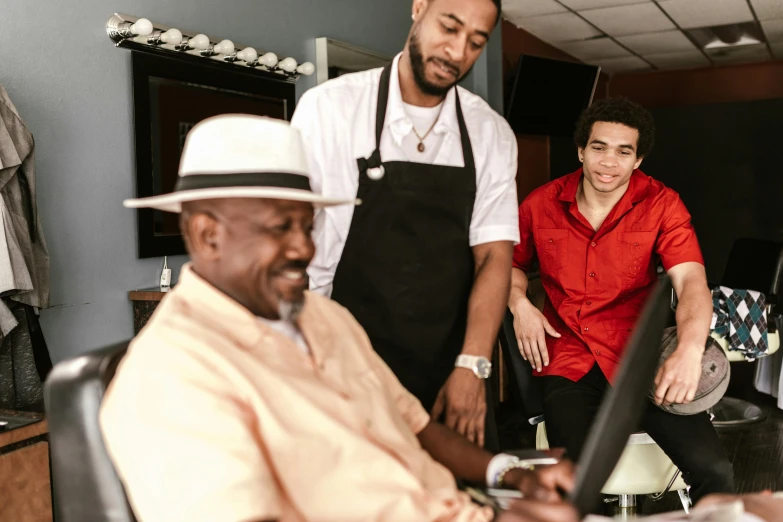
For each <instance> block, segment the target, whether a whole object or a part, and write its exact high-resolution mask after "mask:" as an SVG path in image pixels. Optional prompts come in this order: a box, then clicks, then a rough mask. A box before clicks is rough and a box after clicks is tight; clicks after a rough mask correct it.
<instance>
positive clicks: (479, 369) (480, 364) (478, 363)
mask: <svg viewBox="0 0 783 522" xmlns="http://www.w3.org/2000/svg"><path fill="white" fill-rule="evenodd" d="M454 367H455V368H467V369H468V370H471V371H472V372H473V375H475V376H476V377H478V378H479V379H487V378H489V376H490V375H491V374H492V363H491V362H490V361H489V359H487V358H486V357H482V356H480V355H467V354H460V355H459V356H457V360H456V361H455V362H454Z"/></svg>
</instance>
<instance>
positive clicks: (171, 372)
mask: <svg viewBox="0 0 783 522" xmlns="http://www.w3.org/2000/svg"><path fill="white" fill-rule="evenodd" d="M305 165H306V162H305V159H304V155H303V152H302V142H301V138H300V136H299V133H298V131H296V130H295V129H293V128H291V127H290V126H289V125H288V124H287V123H285V122H282V121H279V120H271V119H268V118H261V117H257V116H247V115H223V116H218V117H214V118H210V119H208V120H205V121H203V122H202V123H200V124H198V125H197V126H196V127H194V129H193V130H192V131H191V132H190V134H189V135H188V138H187V140H186V143H185V149H184V151H183V156H182V160H181V165H180V180H179V183H178V185H177V188H176V190H175V191H174V192H173V193H171V194H166V195H162V196H156V197H152V198H146V199H141V200H130V201H126V206H129V207H134V208H138V207H153V208H158V209H161V210H167V211H171V212H181V218H180V227H181V229H182V233H183V236H184V238H185V244H186V246H187V248H188V252H189V253H190V256H191V263H189V264H188V265H186V266H185V267H184V268H183V269H182V274H181V275H180V280H179V284H178V285H177V286H176V287H175V288H174V290H173V291H172V292H171V293H170V294H168V295H167V296H166V298H165V299H164V300H163V301H162V302H161V304H160V306H159V307H158V309H157V311H156V312H155V314H154V315H153V317H152V318H151V319H150V321H149V322H148V324H147V326H146V327H145V328H144V330H143V331H142V332H141V333H140V334H139V336H138V337H137V338H136V339H135V340H134V341H133V342H132V343H131V346H130V348H129V350H128V354H127V356H126V357H125V358H124V360H123V361H122V363H121V365H120V367H119V369H118V371H117V375H116V377H115V378H114V380H113V381H112V383H111V386H110V387H109V389H108V391H107V394H106V397H105V399H104V402H103V405H102V409H101V419H100V420H101V427H102V430H103V434H104V439H105V442H106V447H107V449H108V451H109V454H110V455H111V457H112V459H113V461H114V463H115V466H116V468H117V471H118V473H119V475H120V477H121V479H122V480H123V482H124V484H125V487H126V491H127V493H128V497H129V499H130V502H131V505H132V507H133V509H134V511H135V512H136V515H137V517H138V519H139V521H140V522H157V521H160V522H180V521H181V522H186V521H187V522H199V521H205V522H206V521H209V522H260V521H264V520H280V521H303V520H320V521H340V522H347V521H352V520H355V521H362V522H366V521H376V520H377V521H380V520H389V521H409V520H411V521H412V520H422V521H425V520H426V521H435V520H438V521H452V520H454V521H456V520H460V521H463V520H464V521H468V520H470V521H488V520H490V519H491V518H492V513H491V511H490V510H488V509H487V508H481V507H479V506H477V505H474V504H472V503H471V502H470V500H469V499H468V497H467V495H465V494H464V493H461V492H459V491H458V490H457V487H456V485H455V480H454V475H456V476H458V477H460V478H462V479H465V480H467V481H471V482H476V483H484V482H488V483H489V484H490V485H495V486H499V485H506V486H507V487H513V488H518V489H521V490H524V492H525V493H526V494H528V495H532V496H535V497H537V498H539V499H543V500H551V499H554V498H555V497H557V495H556V493H555V490H556V488H565V489H568V488H570V486H571V472H570V468H569V467H568V465H567V463H566V464H564V465H559V466H554V467H551V468H548V469H545V470H537V471H532V470H530V469H523V468H524V467H525V463H524V462H521V461H515V460H509V456H507V455H501V456H500V457H499V458H498V457H493V456H492V455H490V454H489V453H487V452H486V451H484V450H482V449H480V448H478V447H477V446H474V445H472V444H470V443H469V442H467V441H466V440H465V439H463V438H461V437H460V436H458V435H456V434H455V433H453V432H452V431H450V430H449V429H447V428H445V427H443V426H441V425H439V424H437V423H433V422H430V418H429V416H428V414H427V412H426V411H425V410H424V409H423V408H422V406H421V405H420V404H419V401H418V400H416V398H415V397H413V396H412V395H411V394H410V393H408V391H406V390H405V389H404V388H403V386H402V385H401V384H400V383H399V381H398V380H397V378H396V377H395V376H394V375H393V373H392V372H391V371H390V370H389V368H388V367H387V366H386V365H385V364H384V363H383V361H382V360H381V359H380V358H379V357H378V355H376V353H375V352H374V351H373V349H372V346H371V345H370V342H369V340H368V338H367V336H366V334H365V333H364V330H362V328H361V327H360V326H359V324H358V323H357V322H356V321H355V320H354V318H353V317H352V316H351V315H350V314H349V313H348V312H347V311H346V310H345V309H344V308H343V307H341V306H340V305H338V304H336V303H334V302H332V301H330V300H328V299H327V298H325V297H322V296H319V295H315V294H308V293H306V292H305V288H306V286H307V278H306V276H305V269H306V267H307V265H308V263H309V262H310V260H311V259H312V257H313V254H314V246H313V241H312V239H311V230H312V224H313V205H335V204H352V203H354V201H353V200H340V199H331V198H326V197H322V196H318V195H316V194H314V193H313V192H312V191H311V190H310V186H309V180H308V175H307V168H306V166H305ZM447 468H448V469H447ZM528 468H529V466H528ZM555 509H561V510H562V509H569V508H567V507H566V508H564V507H563V506H562V505H560V506H559V507H555Z"/></svg>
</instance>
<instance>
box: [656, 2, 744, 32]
mask: <svg viewBox="0 0 783 522" xmlns="http://www.w3.org/2000/svg"><path fill="white" fill-rule="evenodd" d="M658 5H660V6H661V7H663V9H664V10H665V11H666V12H667V13H669V16H671V17H672V18H673V19H674V21H675V22H676V23H677V24H678V25H679V26H680V27H682V28H683V29H691V28H694V27H712V26H714V25H727V24H735V23H740V22H749V21H751V20H753V13H751V11H750V7H748V2H747V0H661V1H660V2H658Z"/></svg>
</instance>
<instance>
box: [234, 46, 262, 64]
mask: <svg viewBox="0 0 783 522" xmlns="http://www.w3.org/2000/svg"><path fill="white" fill-rule="evenodd" d="M256 58H258V53H257V52H256V50H255V49H253V48H252V47H245V48H244V49H242V50H241V51H239V52H238V53H237V59H238V60H242V61H243V62H254V61H256Z"/></svg>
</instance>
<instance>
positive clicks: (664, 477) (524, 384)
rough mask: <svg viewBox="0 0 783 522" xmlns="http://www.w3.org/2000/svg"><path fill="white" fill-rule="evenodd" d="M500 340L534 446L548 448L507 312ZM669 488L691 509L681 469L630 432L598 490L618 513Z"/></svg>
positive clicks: (536, 391) (643, 436)
mask: <svg viewBox="0 0 783 522" xmlns="http://www.w3.org/2000/svg"><path fill="white" fill-rule="evenodd" d="M499 341H500V346H501V350H502V351H503V357H504V359H505V360H506V361H508V368H509V376H510V378H511V381H512V382H513V383H514V384H516V386H515V391H516V392H517V394H516V395H517V399H518V400H519V402H520V404H521V406H522V409H523V411H524V413H525V416H526V417H527V419H528V422H529V423H530V424H531V425H533V426H536V449H537V450H545V449H548V448H549V442H548V440H547V436H546V423H545V422H544V405H543V393H542V391H541V389H540V385H539V382H538V380H537V379H536V377H533V368H532V366H531V365H530V363H529V362H528V361H526V360H525V359H524V357H522V354H521V353H520V351H519V346H518V344H517V340H516V335H515V334H514V316H513V315H512V314H511V311H510V310H507V311H506V315H505V317H504V319H503V325H502V327H501V329H500V335H499ZM668 491H677V493H678V495H679V497H680V501H681V502H682V505H683V508H684V509H685V511H686V512H688V511H689V510H690V507H691V501H690V497H689V495H688V485H687V484H685V482H684V481H683V479H682V474H681V473H680V470H679V469H677V467H676V466H675V465H674V463H673V462H672V461H671V459H669V457H668V456H666V454H665V453H664V452H663V450H662V449H661V448H660V447H659V446H658V444H656V443H655V441H654V440H652V438H651V437H650V436H649V435H648V434H647V433H645V432H637V433H634V434H633V435H631V437H630V438H629V439H628V442H627V443H626V446H625V450H624V451H623V454H622V456H621V457H620V461H619V462H618V463H617V466H615V469H614V471H613V472H612V475H611V476H610V477H609V480H608V481H607V482H606V484H605V485H604V487H603V488H602V489H601V492H602V493H603V494H604V495H608V496H610V497H616V498H617V499H618V505H619V508H620V510H621V514H624V515H628V514H631V513H633V511H634V510H635V507H636V497H637V496H638V495H650V496H652V497H653V498H654V499H659V498H661V497H662V496H663V494H664V493H666V492H668Z"/></svg>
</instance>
